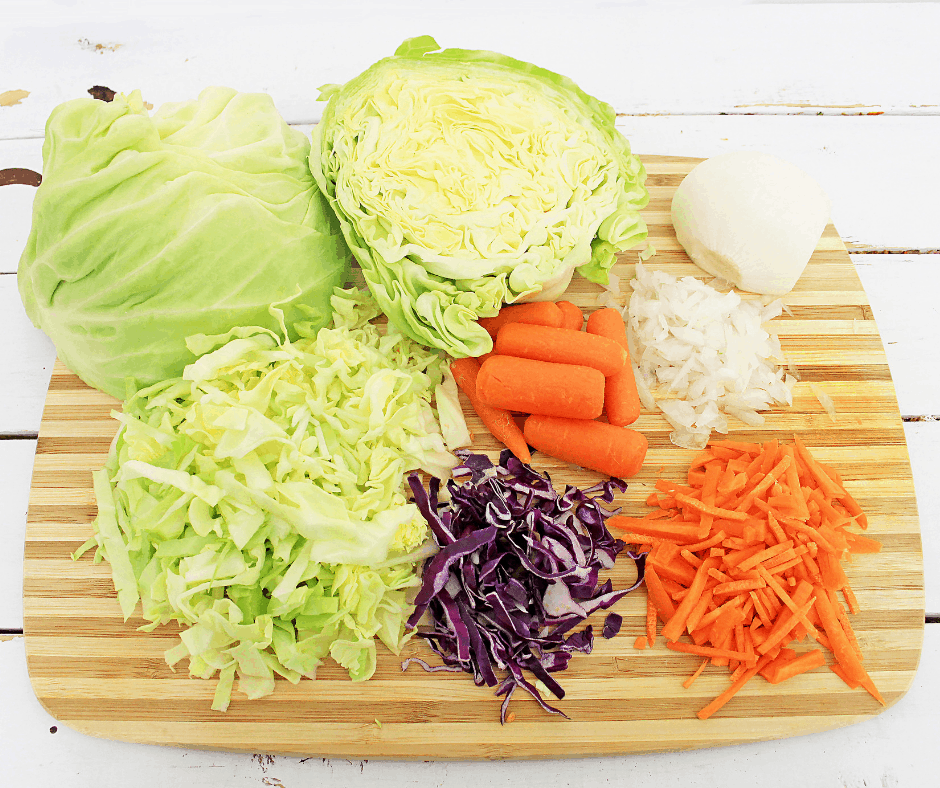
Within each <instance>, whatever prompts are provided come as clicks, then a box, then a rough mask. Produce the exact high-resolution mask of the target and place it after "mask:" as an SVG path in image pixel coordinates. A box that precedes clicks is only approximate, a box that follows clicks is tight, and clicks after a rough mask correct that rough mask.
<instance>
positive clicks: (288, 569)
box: [76, 289, 456, 710]
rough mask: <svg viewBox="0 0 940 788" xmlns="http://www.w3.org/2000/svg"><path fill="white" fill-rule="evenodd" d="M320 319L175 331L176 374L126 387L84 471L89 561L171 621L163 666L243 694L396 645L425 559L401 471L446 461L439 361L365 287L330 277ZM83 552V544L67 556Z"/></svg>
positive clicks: (371, 664) (420, 522) (123, 591)
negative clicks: (383, 315)
mask: <svg viewBox="0 0 940 788" xmlns="http://www.w3.org/2000/svg"><path fill="white" fill-rule="evenodd" d="M332 306H333V309H334V320H333V325H332V327H330V328H323V329H320V330H319V331H316V332H313V330H312V327H311V326H310V325H306V326H305V325H297V326H295V328H296V330H297V332H298V333H299V334H300V335H301V339H299V340H296V341H294V342H291V341H289V340H288V339H287V338H286V337H287V332H286V329H284V327H283V316H282V315H281V314H280V312H279V310H278V309H277V308H276V307H272V312H273V313H274V314H275V317H276V318H277V319H278V320H280V321H281V325H282V330H283V331H282V335H278V334H276V333H275V332H273V331H270V330H268V329H264V328H235V329H232V330H231V331H229V332H228V333H226V334H223V335H218V336H205V335H200V336H196V337H192V338H190V340H189V346H190V350H191V351H192V352H193V353H194V354H195V355H197V356H199V358H198V359H197V360H196V361H195V362H194V363H192V364H190V365H189V366H188V367H186V369H185V371H184V373H183V375H182V377H180V378H175V379H171V380H168V381H165V382H162V383H158V384H156V385H153V386H151V387H149V388H146V389H143V390H141V391H139V392H138V393H137V394H136V395H134V396H133V397H132V398H131V399H130V400H128V401H127V402H126V403H125V405H124V412H123V413H115V414H114V415H115V417H116V418H118V419H120V421H121V428H120V430H119V432H118V434H117V436H116V438H115V441H114V443H113V445H112V448H111V452H110V454H109V457H108V461H107V464H106V466H105V468H104V469H102V470H100V471H97V472H96V473H95V474H94V488H95V495H96V497H97V500H98V517H97V519H96V521H95V524H94V530H95V535H94V537H93V538H92V539H91V540H89V542H88V543H87V544H86V545H85V547H83V548H82V550H81V551H80V552H79V553H78V554H77V555H80V554H81V552H84V550H85V549H87V548H89V547H92V546H95V545H97V547H98V551H97V554H96V560H100V559H101V558H105V559H107V560H108V562H109V563H110V564H111V569H112V576H113V580H114V586H115V589H116V591H117V596H118V600H119V602H120V605H121V610H122V611H123V614H124V617H125V620H126V619H127V618H128V617H130V616H131V614H132V613H133V611H134V609H135V607H136V605H137V603H138V601H140V602H141V609H142V614H143V617H144V619H146V620H147V621H148V622H149V623H148V624H146V625H144V626H143V627H142V629H144V630H146V631H151V630H153V629H155V628H156V627H158V626H159V625H161V624H165V623H167V622H170V621H176V622H178V623H180V624H182V625H183V626H184V627H185V629H184V631H183V632H182V634H181V636H180V643H179V644H178V645H177V646H175V647H174V648H172V649H170V650H169V651H168V652H167V654H166V658H167V661H168V662H169V663H170V664H171V665H173V664H175V663H176V662H178V661H179V660H181V659H184V658H186V657H188V658H189V670H190V673H191V674H192V675H194V676H199V677H201V678H210V677H212V676H214V675H216V674H218V676H219V682H218V685H217V690H216V696H215V700H214V702H213V708H215V709H219V710H225V709H226V708H227V707H228V704H229V699H230V696H231V692H232V689H233V686H234V682H235V679H236V677H237V679H238V689H239V690H240V691H241V692H244V693H245V694H246V695H247V696H248V697H249V698H257V697H261V696H263V695H267V694H269V693H271V692H272V691H273V689H274V677H275V674H278V675H281V676H284V677H285V678H287V679H288V680H290V681H292V682H297V681H299V680H300V678H301V677H303V676H307V677H310V678H315V676H316V669H317V666H318V665H320V664H321V663H322V661H323V660H324V659H325V658H326V657H327V656H329V657H331V658H332V659H333V660H335V661H336V662H337V663H339V664H340V665H342V666H343V667H344V668H346V669H347V670H348V671H349V675H350V677H351V678H352V679H353V680H364V679H368V678H369V677H370V676H371V675H372V674H373V672H374V670H375V664H376V646H375V640H374V638H376V637H378V638H379V639H380V640H381V641H382V642H383V643H384V644H385V645H386V646H387V647H388V648H389V649H391V650H392V651H393V652H396V653H397V652H398V651H399V650H400V648H401V646H402V644H403V643H404V642H405V640H406V639H407V637H408V635H406V634H405V628H404V622H405V620H406V619H407V617H408V614H409V613H410V610H411V606H410V605H409V603H408V601H407V598H406V594H407V593H408V591H407V589H409V588H411V587H414V586H417V585H418V583H419V581H418V579H417V577H416V575H415V566H416V564H417V562H419V561H420V560H422V559H423V558H424V557H426V556H427V555H428V550H429V549H431V551H432V552H433V548H428V546H427V531H426V525H425V522H424V519H423V518H422V517H421V515H420V514H419V513H418V510H417V508H416V507H415V505H414V504H412V503H409V502H408V501H407V500H406V498H405V496H404V494H403V489H404V475H405V474H406V473H407V472H409V471H411V470H413V469H415V468H422V469H424V470H426V471H428V472H429V473H432V474H434V475H437V476H442V477H445V476H447V475H449V471H450V468H452V467H453V465H454V464H455V463H456V459H455V458H454V457H453V455H451V454H450V453H449V452H448V451H447V450H446V447H445V445H444V441H443V438H442V435H441V430H440V427H439V425H438V421H437V418H436V416H435V412H434V409H433V408H432V406H431V404H430V403H431V400H432V398H433V396H434V390H435V387H437V386H438V385H440V384H441V383H442V381H443V373H442V367H443V363H442V357H441V356H440V355H439V354H438V353H437V352H433V351H428V350H427V349H426V348H423V347H420V346H419V345H417V344H416V343H414V342H412V341H411V340H410V339H408V338H407V337H405V336H403V335H402V334H401V333H399V332H398V331H396V330H395V329H394V328H393V327H391V326H390V327H389V330H388V332H387V333H384V334H383V333H382V332H381V331H380V330H379V328H378V327H377V326H376V325H374V324H372V323H370V322H369V321H370V320H371V318H373V317H375V316H377V315H378V314H379V310H378V307H377V305H376V304H375V302H374V301H373V300H372V298H371V297H370V296H369V295H368V294H367V293H362V292H358V291H353V290H349V291H344V290H339V289H337V290H336V291H335V293H334V296H333V298H332ZM76 557H77V556H76Z"/></svg>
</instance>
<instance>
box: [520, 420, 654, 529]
mask: <svg viewBox="0 0 940 788" xmlns="http://www.w3.org/2000/svg"><path fill="white" fill-rule="evenodd" d="M522 432H523V435H524V436H525V439H526V440H527V441H528V442H529V443H530V444H531V445H532V446H533V447H535V448H536V449H538V450H539V451H541V452H544V453H545V454H547V455H549V456H550V457H555V458H557V459H559V460H564V461H565V462H573V463H574V464H575V465H580V466H581V467H582V468H588V469H590V470H592V471H597V472H598V473H605V474H607V475H608V476H617V477H619V478H621V479H627V478H629V477H631V476H633V475H634V474H636V473H637V471H639V470H640V468H641V467H643V460H645V459H646V450H647V448H648V445H649V444H648V443H647V440H646V436H645V435H643V434H642V433H640V432H637V431H636V430H631V429H627V428H626V427H615V426H614V425H613V424H606V423H604V422H602V421H588V420H585V419H565V418H558V417H556V416H530V417H529V418H527V419H526V421H525V424H524V425H523V427H522ZM658 522H662V521H658Z"/></svg>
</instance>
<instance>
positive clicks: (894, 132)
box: [0, 0, 940, 788]
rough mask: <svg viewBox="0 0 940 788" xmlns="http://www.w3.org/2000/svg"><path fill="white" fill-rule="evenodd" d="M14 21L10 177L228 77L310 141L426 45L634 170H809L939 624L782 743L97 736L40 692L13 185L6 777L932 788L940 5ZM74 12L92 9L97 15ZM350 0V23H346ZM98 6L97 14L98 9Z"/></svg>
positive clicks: (114, 15)
mask: <svg viewBox="0 0 940 788" xmlns="http://www.w3.org/2000/svg"><path fill="white" fill-rule="evenodd" d="M9 5H10V6H13V5H18V6H22V8H20V9H19V10H16V11H12V12H11V11H10V10H9V9H8V7H7V5H6V4H4V7H3V15H2V17H0V18H2V19H3V23H2V25H0V99H2V97H3V96H4V95H5V94H7V92H8V91H19V90H22V91H27V92H28V95H26V96H25V97H23V98H22V99H21V100H20V101H19V103H15V104H12V105H10V106H2V105H3V104H6V103H9V100H8V101H6V102H5V101H2V100H0V169H2V168H4V167H12V166H20V167H28V168H31V169H35V170H39V169H41V157H40V150H41V145H42V134H43V125H44V122H45V118H46V117H47V116H48V114H49V111H50V110H51V109H52V107H53V106H55V105H56V104H57V103H59V102H61V101H64V100H67V99H69V98H73V97H78V96H83V95H86V93H85V91H86V90H87V89H88V88H89V87H91V86H92V85H96V84H102V85H107V86H109V87H111V88H114V89H115V90H121V91H126V92H129V91H130V90H132V89H134V88H141V89H142V90H143V94H144V97H145V99H146V100H147V101H149V102H151V103H153V104H154V105H158V104H160V103H162V102H163V101H166V100H182V99H187V98H192V97H195V96H196V94H198V92H199V91H200V90H201V89H202V88H203V87H205V86H207V85H210V84H225V85H231V86H232V87H235V88H237V89H240V90H246V91H253V90H264V91H267V92H269V93H271V94H272V95H273V97H274V100H275V103H276V104H277V106H278V108H279V109H280V110H281V112H282V113H283V114H284V116H285V117H286V118H287V119H288V120H289V121H290V122H292V123H296V124H309V123H313V122H316V120H317V119H318V117H319V112H320V109H319V105H317V104H316V103H315V102H314V98H315V96H316V93H317V91H316V87H317V86H319V85H321V84H324V83H328V82H342V81H345V80H346V79H348V78H350V77H351V76H354V75H355V74H357V73H358V72H359V71H360V70H361V69H362V68H364V67H366V66H368V65H369V64H370V63H372V62H373V61H375V60H377V59H378V58H379V57H382V56H385V55H386V54H390V53H391V52H392V51H393V50H394V49H395V47H396V46H397V45H398V44H399V43H400V42H401V41H402V40H403V39H404V38H407V37H409V36H413V35H419V34H423V33H431V34H433V35H434V36H435V37H436V38H437V39H438V41H439V42H440V43H441V44H442V45H443V46H462V47H469V48H485V49H494V50H497V51H502V52H505V53H508V54H511V55H513V56H515V57H518V58H521V59H523V60H529V61H532V62H536V63H539V64H541V65H543V66H545V67H548V68H551V69H553V70H556V71H559V72H561V73H564V74H567V75H569V76H571V77H572V78H574V79H575V80H576V81H577V82H579V83H580V85H581V86H582V87H583V88H584V89H585V90H587V91H588V92H590V93H592V94H594V95H597V96H599V97H601V98H604V99H605V100H607V101H609V102H610V103H612V104H613V105H614V107H615V108H616V110H617V112H618V114H619V125H620V127H621V129H622V131H623V133H624V134H625V135H626V136H627V137H628V138H629V139H630V141H631V143H632V145H633V148H634V150H635V151H637V152H638V153H640V154H644V153H645V154H675V155H686V156H702V157H705V156H710V155H714V154H716V153H719V152H722V151H727V150H734V149H740V148H746V149H751V150H765V151H769V152H773V153H776V154H778V155H780V156H783V157H784V158H787V159H789V160H791V161H793V162H795V163H797V164H799V165H800V166H802V167H803V168H804V169H806V170H807V171H809V172H810V173H812V174H813V175H814V176H815V177H816V178H817V179H818V180H819V181H820V182H821V183H822V184H823V186H824V187H825V188H826V190H827V191H828V193H829V195H830V197H831V198H832V202H833V220H834V223H835V225H836V227H837V228H838V229H839V231H840V232H841V234H842V236H843V238H844V239H845V240H846V242H847V243H848V244H849V246H850V250H851V251H852V252H853V254H852V259H853V260H854V262H855V264H856V266H857V268H858V272H859V275H860V276H861V279H862V281H863V283H864V285H865V288H866V290H867V292H868V294H869V297H870V300H871V304H872V307H873V310H874V314H875V318H876V320H877V323H878V326H879V328H880V331H881V334H882V338H883V340H884V343H885V345H886V349H887V354H888V359H889V363H890V366H891V372H892V376H893V378H894V381H895V385H896V388H897V394H898V401H899V404H900V410H901V413H902V414H903V416H904V420H905V432H906V434H907V439H908V446H909V450H910V456H911V462H912V466H913V472H914V481H915V486H916V490H917V498H918V506H919V509H920V518H921V530H922V534H923V544H924V558H925V575H926V578H925V581H926V600H927V622H928V623H927V626H926V638H925V642H924V651H923V657H922V661H921V667H920V670H919V672H918V675H917V679H916V680H915V683H914V685H913V687H912V688H911V690H910V692H909V693H908V694H907V696H905V697H904V698H903V699H902V700H901V701H900V702H899V703H897V704H896V705H895V706H894V707H892V708H891V709H889V710H888V711H886V712H884V713H883V714H881V715H880V716H878V717H876V718H874V719H872V720H870V721H869V722H866V723H862V724H858V725H855V726H851V727H848V728H844V729H840V730H836V731H832V732H829V733H824V734H817V735H812V736H804V737H800V738H795V739H788V740H783V741H778V742H769V743H764V744H756V745H748V746H738V747H728V748H721V749H711V750H700V751H693V752H685V753H674V754H660V755H649V756H643V757H630V758H606V759H593V760H590V761H578V760H572V761H555V762H506V763H416V764H415V763H394V762H375V761H373V762H366V761H362V762H360V761H356V762H350V761H346V760H337V759H332V760H323V759H320V758H310V759H292V758H283V757H275V758H272V757H270V756H265V755H261V754H258V755H253V756H252V755H233V754H222V753H207V752H197V751H188V750H182V749H169V748H159V747H147V746H138V745H130V744H124V743H119V742H111V741H103V740H97V739H92V738H89V737H86V736H83V735H81V734H77V733H74V732H72V731H70V730H68V729H67V728H65V727H63V726H57V724H56V722H55V720H54V719H53V718H51V717H50V716H49V715H48V714H47V713H46V712H45V711H44V710H43V709H42V708H41V707H40V705H39V703H38V702H37V701H36V699H35V697H34V696H33V694H32V691H31V689H30V685H29V680H28V676H27V671H26V660H25V652H24V642H23V637H22V627H23V616H22V592H21V586H22V548H23V537H24V531H25V521H26V509H27V497H28V490H29V481H30V474H31V466H32V458H33V454H34V451H35V445H36V434H37V431H38V428H39V422H40V418H41V413H42V406H43V400H44V396H45V390H46V387H47V385H48V380H49V376H50V373H51V369H52V362H53V359H54V355H55V354H54V350H53V347H52V345H51V343H50V342H49V340H48V339H47V338H46V337H45V336H44V335H42V334H41V333H40V332H38V331H37V330H35V329H34V328H33V327H32V326H31V325H30V323H29V321H28V320H27V318H26V316H25V314H24V313H23V309H22V306H21V305H20V301H19V297H18V294H17V290H16V277H15V272H16V266H17V262H18V259H19V255H20V253H21V251H22V248H23V245H24V244H25V241H26V237H27V234H28V231H29V222H30V205H31V200H32V190H31V188H30V187H26V186H11V187H5V188H3V189H0V337H2V341H0V370H2V372H0V375H2V385H0V529H2V530H0V534H2V538H3V544H4V550H3V551H2V553H0V785H10V786H13V785H31V786H42V787H44V786H60V785H68V786H92V785H94V786H99V787H102V788H103V787H104V786H124V785H132V786H140V787H141V788H144V787H146V786H164V785H173V784H178V783H185V784H190V785H200V786H202V785H205V786H231V785H262V786H299V785H307V784H317V785H322V786H334V785H337V786H338V785H350V786H358V785H372V786H374V785H382V786H404V785H436V786H443V785H448V786H449V785H464V784H468V783H469V784H473V783H483V784H490V785H494V786H501V785H516V784H520V783H523V784H526V783H532V784H540V785H542V784H548V783H551V784H563V785H598V784H605V785H632V786H656V788H667V787H668V786H709V785H721V786H727V787H729V788H733V787H734V786H749V787H750V786H754V785H759V786H777V785H779V786H784V785H786V786H791V785H793V784H802V785H808V786H830V785H839V786H873V785H879V786H886V787H887V786H920V785H928V784H932V783H933V782H934V781H935V772H936V768H937V767H938V766H940V748H938V746H937V743H936V725H935V720H936V718H937V711H936V710H937V709H938V708H940V533H938V526H940V517H938V514H937V512H938V511H940V492H938V489H940V485H938V484H937V483H936V479H937V477H938V474H940V459H938V458H940V386H938V384H940V374H938V372H937V369H938V362H940V354H938V352H937V345H936V342H937V340H936V337H937V335H938V333H940V310H938V307H937V295H936V294H937V293H938V292H940V222H938V220H937V217H938V215H940V196H938V194H940V191H938V186H937V184H940V155H938V153H937V148H936V145H937V140H938V139H940V62H938V59H937V56H936V40H937V34H938V33H940V4H934V3H925V4H905V3H865V4H859V5H852V4H846V3H838V2H837V3H827V4H782V5H774V4H764V3H753V4H743V5H738V6H730V7H729V6H722V7H719V6H717V5H716V4H713V3H707V4H705V3H703V4H697V5H695V6H694V7H684V6H682V5H680V6H673V7H671V8H660V7H655V6H653V5H652V4H650V5H649V6H647V4H643V3H599V2H598V3H589V4H585V8H584V9H580V8H579V5H580V4H578V3H574V2H570V0H569V2H564V3H561V2H552V1H551V0H541V2H538V3H515V4H514V3H510V2H498V1H497V0H476V2H474V3H467V4H459V5H458V4H456V3H450V2H446V1H445V0H438V1H437V2H409V3H405V4H402V6H401V7H400V8H399V9H394V10H393V9H389V8H386V7H385V6H384V5H383V4H380V3H377V2H376V3H370V2H363V1H362V0H359V1H358V2H350V3H347V4H345V7H343V8H340V5H341V4H340V3H329V4H324V5H325V7H315V6H319V5H320V4H314V3H300V2H286V1H281V2H276V1H274V0H268V1H267V2H265V3H247V2H239V1H238V0H230V2H226V3H221V2H220V3H217V4H213V3H158V2H152V3H150V4H148V8H147V12H146V14H144V13H142V12H140V11H137V10H133V6H131V5H126V4H124V3H121V4H118V3H109V2H101V1H100V0H99V1H98V2H90V3H83V4H77V3H69V2H66V1H65V0H59V2H55V0H47V1H46V2H35V3H21V4H14V3H10V4H9ZM80 6H81V7H80ZM334 6H335V7H334ZM89 7H91V8H89Z"/></svg>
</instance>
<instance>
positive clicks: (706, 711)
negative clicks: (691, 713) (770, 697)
mask: <svg viewBox="0 0 940 788" xmlns="http://www.w3.org/2000/svg"><path fill="white" fill-rule="evenodd" d="M768 662H770V656H769V655H766V654H765V655H764V656H763V657H761V658H760V659H759V660H758V661H757V664H756V665H755V666H754V667H753V668H750V669H749V670H747V671H746V672H745V673H744V674H743V675H742V676H741V677H740V678H738V680H737V681H735V682H734V683H733V684H732V685H731V686H730V687H728V689H726V690H725V691H724V692H722V693H721V695H719V696H718V697H717V698H715V699H714V700H713V701H712V702H711V703H709V704H708V705H707V706H705V707H704V708H702V709H700V710H699V711H698V712H697V714H696V716H697V717H698V718H699V719H700V720H707V719H708V718H709V717H711V716H712V714H714V713H715V712H716V711H718V710H719V709H720V708H721V707H722V706H724V705H725V704H726V703H727V702H728V701H729V700H731V699H732V698H733V697H734V696H735V695H737V693H738V691H739V690H740V689H741V687H743V686H744V685H745V684H747V683H748V682H749V681H750V680H751V679H752V678H754V676H756V675H757V674H758V672H759V671H761V670H762V669H763V668H764V665H766V664H767V663H768Z"/></svg>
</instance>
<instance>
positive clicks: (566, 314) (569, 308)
mask: <svg viewBox="0 0 940 788" xmlns="http://www.w3.org/2000/svg"><path fill="white" fill-rule="evenodd" d="M555 305H556V306H557V307H558V308H559V309H560V310H561V316H562V321H563V322H562V324H561V328H570V329H571V330H572V331H580V330H581V328H582V326H584V315H582V314H581V310H580V309H578V307H577V306H575V305H574V304H572V303H571V302H570V301H556V302H555Z"/></svg>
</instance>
